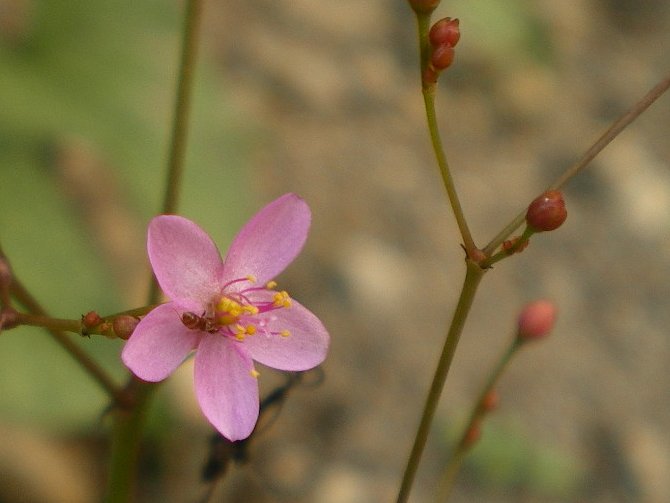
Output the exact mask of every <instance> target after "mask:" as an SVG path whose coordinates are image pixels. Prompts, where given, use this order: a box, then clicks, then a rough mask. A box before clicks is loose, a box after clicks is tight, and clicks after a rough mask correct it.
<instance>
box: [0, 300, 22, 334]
mask: <svg viewBox="0 0 670 503" xmlns="http://www.w3.org/2000/svg"><path fill="white" fill-rule="evenodd" d="M18 324H19V313H18V312H16V310H15V309H14V308H12V307H9V306H5V307H3V308H2V309H0V331H2V330H9V329H10V328H14V327H16V326H17V325H18Z"/></svg>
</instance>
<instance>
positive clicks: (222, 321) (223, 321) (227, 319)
mask: <svg viewBox="0 0 670 503" xmlns="http://www.w3.org/2000/svg"><path fill="white" fill-rule="evenodd" d="M216 321H218V322H219V325H232V324H233V323H235V322H236V321H237V316H231V315H230V314H224V315H222V316H219V317H218V318H217V319H216Z"/></svg>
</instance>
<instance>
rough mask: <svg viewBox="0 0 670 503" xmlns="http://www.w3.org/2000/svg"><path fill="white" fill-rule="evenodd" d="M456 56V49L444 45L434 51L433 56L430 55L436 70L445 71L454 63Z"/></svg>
mask: <svg viewBox="0 0 670 503" xmlns="http://www.w3.org/2000/svg"><path fill="white" fill-rule="evenodd" d="M454 56H455V52H454V48H453V47H452V46H450V45H447V44H443V45H440V46H438V47H436V48H435V49H433V54H431V55H430V63H431V65H433V67H434V68H435V69H436V70H438V71H440V70H444V69H445V68H447V67H449V66H450V65H451V64H452V63H453V62H454Z"/></svg>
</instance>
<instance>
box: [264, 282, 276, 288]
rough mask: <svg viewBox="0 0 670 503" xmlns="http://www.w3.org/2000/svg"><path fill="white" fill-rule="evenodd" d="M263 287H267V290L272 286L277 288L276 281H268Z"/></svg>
mask: <svg viewBox="0 0 670 503" xmlns="http://www.w3.org/2000/svg"><path fill="white" fill-rule="evenodd" d="M265 288H267V289H268V290H272V289H273V288H277V282H276V281H268V282H267V283H266V284H265Z"/></svg>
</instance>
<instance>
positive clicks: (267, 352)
mask: <svg viewBox="0 0 670 503" xmlns="http://www.w3.org/2000/svg"><path fill="white" fill-rule="evenodd" d="M267 316H268V318H267V319H268V324H267V325H266V327H265V328H266V329H267V330H268V331H273V332H281V331H282V330H288V331H289V333H290V335H289V336H288V337H283V336H281V335H278V334H264V333H262V330H260V329H259V330H258V332H257V333H256V334H254V335H252V336H249V337H247V338H246V339H245V340H244V347H245V349H246V350H247V351H248V352H249V354H250V355H251V357H252V358H253V359H254V360H256V361H257V362H259V363H262V364H263V365H267V366H268V367H272V368H275V369H279V370H308V369H311V368H313V367H316V366H317V365H319V364H320V363H321V362H323V360H325V358H326V353H327V352H328V346H329V344H330V336H329V335H328V332H327V331H326V328H325V327H324V326H323V324H322V323H321V321H320V320H319V318H317V317H316V316H315V315H314V314H313V313H312V312H311V311H309V310H308V309H307V308H305V307H304V306H301V305H300V304H298V303H297V302H296V301H295V300H291V307H289V308H284V309H277V310H276V311H271V312H270V313H268V315H267ZM261 319H262V317H261Z"/></svg>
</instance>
